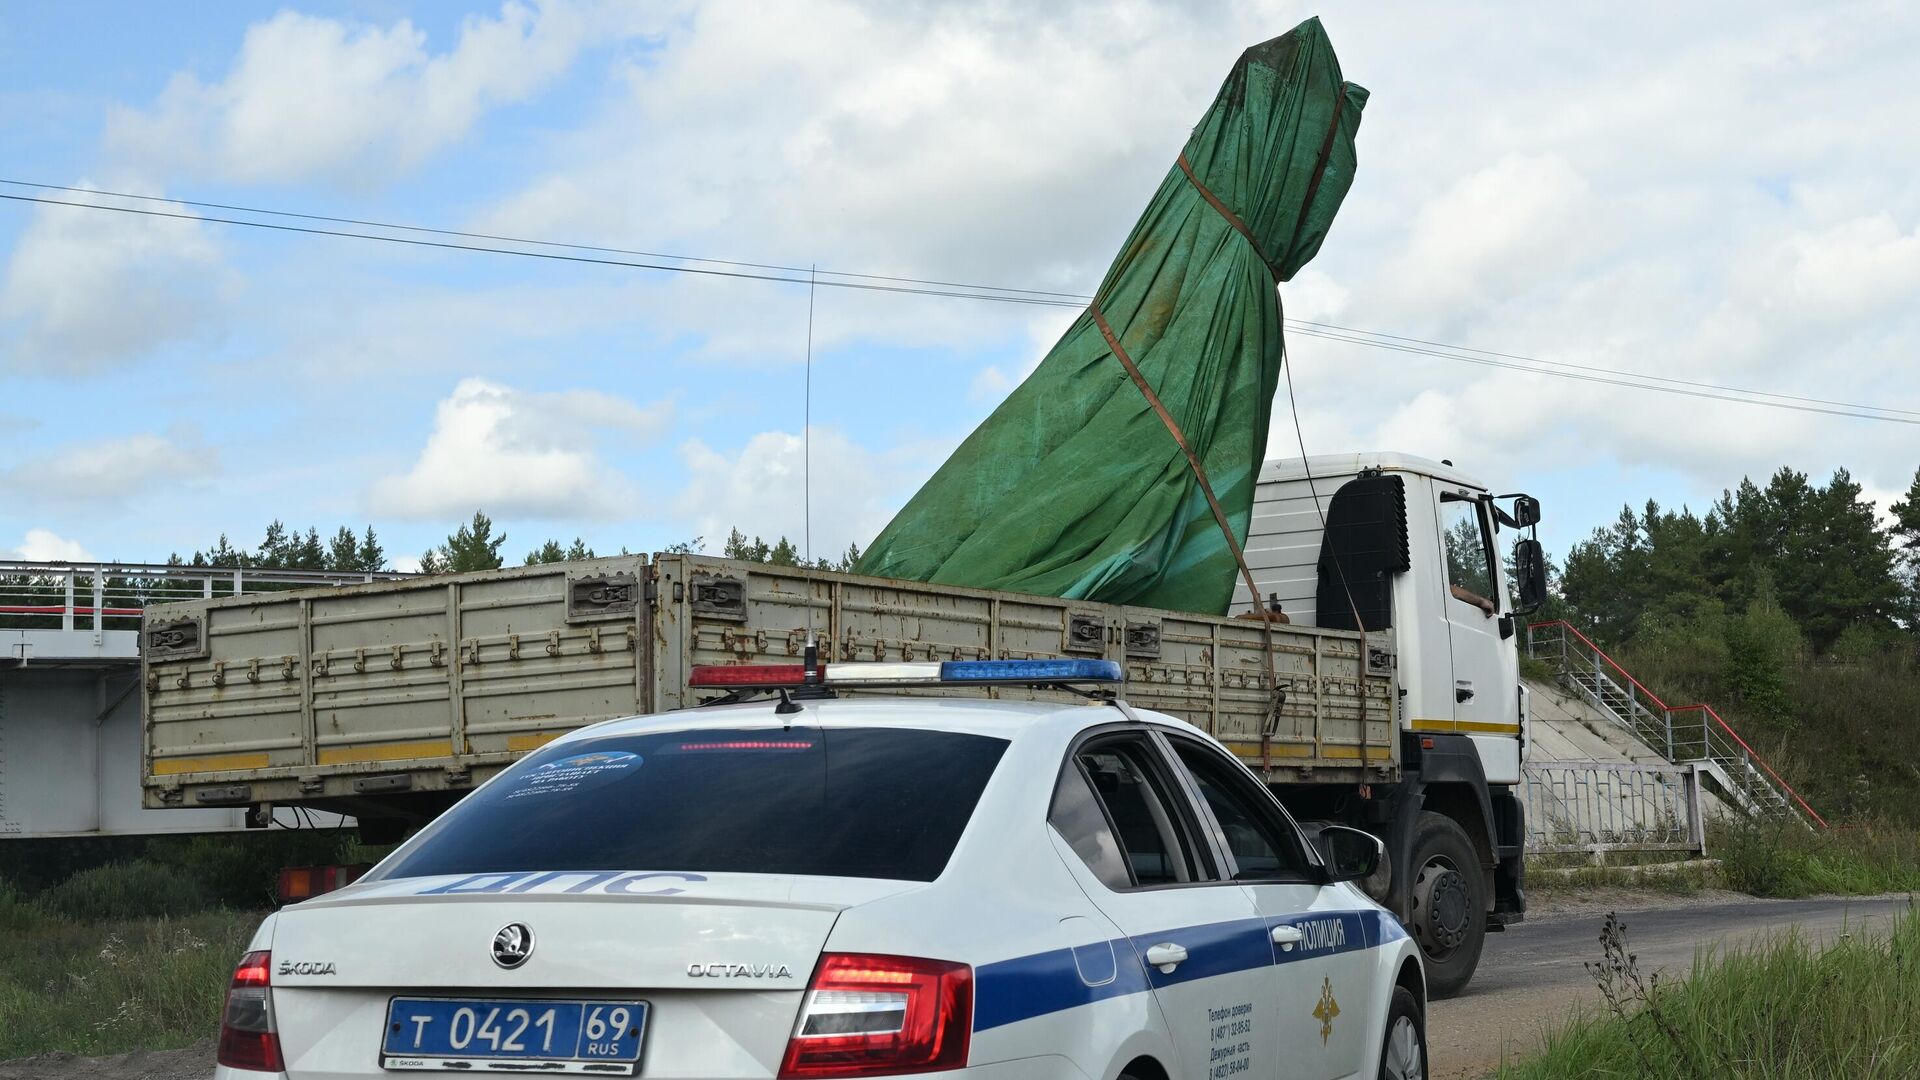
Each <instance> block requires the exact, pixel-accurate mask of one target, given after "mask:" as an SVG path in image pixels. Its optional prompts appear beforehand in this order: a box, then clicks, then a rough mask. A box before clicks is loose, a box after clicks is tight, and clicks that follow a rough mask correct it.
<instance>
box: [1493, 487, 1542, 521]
mask: <svg viewBox="0 0 1920 1080" xmlns="http://www.w3.org/2000/svg"><path fill="white" fill-rule="evenodd" d="M1498 498H1502V499H1512V500H1513V511H1512V512H1511V513H1509V512H1507V511H1506V510H1503V509H1501V508H1500V504H1499V503H1497V502H1496V503H1494V504H1493V516H1494V518H1495V519H1497V520H1498V521H1499V522H1500V524H1502V525H1505V526H1506V527H1507V528H1509V529H1531V528H1533V527H1534V526H1535V525H1538V524H1540V500H1539V499H1536V498H1534V497H1533V496H1531V495H1501V496H1498Z"/></svg>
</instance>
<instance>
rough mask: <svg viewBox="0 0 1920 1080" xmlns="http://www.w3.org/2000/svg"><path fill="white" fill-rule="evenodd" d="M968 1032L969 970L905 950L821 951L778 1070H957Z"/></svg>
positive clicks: (803, 1073)
mask: <svg viewBox="0 0 1920 1080" xmlns="http://www.w3.org/2000/svg"><path fill="white" fill-rule="evenodd" d="M972 1032H973V969H972V968H971V967H968V966H967V965H965V964H952V963H947V962H946V961H943V960H919V959H915V958H913V957H908V956H869V955H865V954H860V953H827V954H826V955H824V956H822V957H821V958H820V965H819V966H818V967H816V968H815V969H814V972H813V982H812V983H811V984H809V985H808V987H807V998H806V1003H805V1004H804V1005H803V1006H802V1007H801V1009H800V1022H799V1023H798V1024H796V1025H795V1026H794V1029H793V1038H792V1039H791V1040H789V1041H788V1043H787V1056H786V1058H785V1060H783V1061H782V1062H781V1063H780V1075H781V1076H782V1077H783V1078H784V1077H836V1076H892V1075H895V1074H898V1073H918V1072H935V1071H937V1070H940V1069H958V1068H960V1067H961V1066H963V1065H965V1064H966V1063H967V1040H968V1038H969V1037H970V1036H971V1034H972Z"/></svg>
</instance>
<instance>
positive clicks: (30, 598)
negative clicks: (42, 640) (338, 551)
mask: <svg viewBox="0 0 1920 1080" xmlns="http://www.w3.org/2000/svg"><path fill="white" fill-rule="evenodd" d="M412 576H414V575H412V574H403V573H399V572H397V571H392V570H287V569H276V568H270V567H242V566H181V565H175V564H171V563H118V562H108V563H100V562H95V563H73V562H32V561H25V560H0V627H7V628H11V629H27V630H68V631H73V630H86V631H100V630H137V629H139V627H140V616H141V614H142V613H143V612H145V610H146V608H147V605H149V604H162V603H170V602H172V601H175V600H192V599H196V598H202V599H211V598H213V597H217V596H238V595H240V594H242V593H253V592H267V591H272V590H276V589H286V588H307V587H312V586H316V585H355V584H359V583H361V582H367V581H391V580H395V579H399V578H406V577H412Z"/></svg>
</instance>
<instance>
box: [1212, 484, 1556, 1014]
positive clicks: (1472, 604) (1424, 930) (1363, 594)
mask: <svg viewBox="0 0 1920 1080" xmlns="http://www.w3.org/2000/svg"><path fill="white" fill-rule="evenodd" d="M1503 504H1504V505H1503ZM1539 518H1540V507H1539V503H1538V502H1537V501H1536V500H1534V499H1533V498H1531V497H1530V496H1526V495H1499V494H1496V493H1495V492H1494V491H1493V490H1492V489H1491V488H1489V487H1488V486H1487V485H1486V484H1485V483H1483V482H1482V481H1480V480H1478V479H1476V478H1475V477H1473V476H1472V475H1470V474H1468V473H1466V472H1464V471H1462V470H1461V469H1458V468H1456V467H1454V465H1453V464H1452V463H1450V462H1446V461H1432V460H1429V459H1426V458H1420V457H1415V456H1413V455H1410V454H1399V453H1388V452H1371V453H1358V454H1335V455H1325V456H1318V457H1310V458H1305V459H1300V458H1294V459H1290V460H1277V461H1269V462H1267V463H1266V466H1265V467H1264V468H1263V469H1262V470H1261V473H1260V481H1259V486H1258V488H1257V489H1256V493H1255V496H1254V506H1253V519H1252V522H1251V524H1250V526H1249V528H1248V535H1247V543H1246V557H1247V563H1248V567H1249V569H1251V570H1252V572H1253V579H1254V583H1255V584H1256V585H1257V586H1258V587H1259V589H1260V596H1259V598H1258V601H1257V602H1258V603H1259V604H1260V605H1262V606H1264V607H1265V608H1266V609H1267V610H1268V611H1270V612H1271V611H1273V610H1275V609H1278V610H1279V611H1281V612H1284V613H1285V615H1286V616H1287V618H1288V620H1289V621H1290V622H1292V623H1295V624H1302V625H1308V626H1317V627H1323V628H1330V629H1342V630H1363V631H1366V632H1367V633H1369V634H1372V633H1379V634H1382V635H1387V636H1390V637H1391V639H1392V642H1393V646H1394V651H1395V652H1396V654H1397V655H1398V657H1399V663H1400V686H1399V697H1400V700H1399V708H1398V710H1397V716H1396V721H1397V723H1396V727H1397V729H1398V731H1399V733H1400V738H1401V743H1402V750H1403V760H1404V762H1405V765H1406V771H1405V774H1404V775H1403V779H1402V780H1401V782H1400V783H1399V784H1398V785H1394V789H1393V790H1383V786H1382V785H1375V786H1374V788H1373V790H1371V791H1370V792H1368V795H1369V796H1371V797H1370V798H1369V799H1368V802H1369V803H1372V804H1375V805H1374V807H1373V809H1372V811H1371V813H1372V816H1373V817H1374V819H1375V820H1373V821H1372V822H1370V823H1368V824H1369V825H1370V826H1371V827H1375V828H1378V829H1380V830H1381V831H1383V832H1384V833H1386V834H1387V838H1388V848H1389V851H1390V852H1391V853H1392V854H1393V856H1394V863H1395V870H1396V872H1397V874H1398V877H1397V879H1396V880H1395V881H1393V882H1391V883H1390V884H1389V885H1388V886H1387V888H1386V889H1383V890H1382V895H1383V898H1384V899H1386V900H1387V903H1388V906H1389V907H1394V908H1395V909H1396V910H1398V911H1399V912H1400V913H1401V915H1402V917H1403V918H1405V919H1407V921H1408V923H1409V925H1410V926H1412V927H1413V928H1414V929H1415V931H1416V936H1417V937H1420V939H1421V943H1422V946H1423V948H1424V949H1425V950H1426V953H1427V960H1428V963H1429V966H1430V967H1432V968H1433V969H1434V970H1435V973H1436V977H1435V983H1436V986H1437V987H1438V988H1439V990H1440V992H1442V993H1446V992H1451V991H1452V990H1453V989H1456V988H1457V985H1464V982H1465V979H1466V978H1467V977H1468V976H1470V975H1471V972H1472V967H1473V963H1474V962H1476V961H1477V957H1478V953H1479V945H1480V934H1481V933H1483V932H1484V930H1486V929H1500V928H1502V927H1503V926H1504V924H1505V923H1506V922H1510V921H1513V920H1515V919H1518V918H1519V917H1520V915H1521V914H1522V913H1523V911H1524V908H1525V899H1524V894H1523V893H1522V891H1521V877H1520V858H1521V853H1520V845H1521V843H1522V835H1523V831H1522V830H1521V823H1522V818H1521V816H1520V810H1519V803H1518V800H1517V799H1515V797H1514V794H1513V791H1512V788H1513V786H1514V785H1517V784H1518V783H1519V782H1520V767H1521V761H1522V758H1523V757H1524V755H1525V746H1526V735H1527V731H1526V723H1527V719H1526V710H1525V695H1524V694H1523V692H1522V688H1521V686H1520V672H1519V654H1518V650H1517V648H1516V645H1515V635H1516V632H1517V630H1518V629H1519V625H1518V619H1519V618H1520V617H1522V616H1523V615H1525V614H1526V613H1528V612H1530V611H1532V610H1533V609H1534V608H1536V607H1538V606H1539V602H1540V600H1541V599H1542V598H1543V596H1544V591H1545V580H1544V574H1543V568H1544V561H1543V559H1542V557H1541V553H1540V547H1539V542H1538V541H1537V540H1536V539H1534V538H1533V537H1532V535H1531V530H1532V527H1533V526H1534V525H1535V524H1536V523H1537V522H1538V521H1539ZM1503 530H1507V531H1513V532H1519V531H1521V530H1526V532H1527V535H1526V536H1524V537H1522V538H1520V539H1519V540H1518V541H1517V543H1515V544H1514V545H1513V555H1514V566H1515V571H1516V572H1515V577H1516V578H1518V579H1519V580H1518V581H1515V582H1509V581H1508V575H1507V570H1506V560H1505V558H1504V557H1503V556H1504V552H1503V551H1502V549H1501V546H1500V544H1499V543H1498V542H1497V541H1498V538H1499V537H1500V533H1501V532H1502V531H1503ZM1254 603H1256V600H1255V598H1253V597H1250V596H1248V595H1247V591H1246V588H1245V586H1244V585H1243V586H1241V588H1240V589H1239V590H1237V591H1236V593H1235V596H1234V603H1233V610H1234V611H1244V610H1248V609H1249V607H1250V606H1251V605H1252V604H1254ZM1277 790H1278V791H1279V794H1280V796H1281V798H1282V800H1283V801H1285V802H1287V803H1288V805H1289V807H1290V808H1292V809H1293V810H1294V812H1295V813H1296V814H1297V815H1299V816H1302V817H1307V818H1312V817H1325V818H1328V819H1331V820H1352V812H1351V811H1350V810H1343V809H1341V808H1339V806H1338V805H1336V804H1338V802H1339V799H1340V795H1341V794H1342V793H1338V792H1333V791H1330V790H1329V791H1319V792H1316V791H1315V790H1314V788H1313V786H1312V785H1289V786H1287V787H1284V788H1279V789H1277ZM1422 815H1437V816H1438V817H1440V818H1444V819H1446V821H1448V822H1451V823H1452V824H1453V825H1454V826H1457V827H1458V830H1459V832H1460V833H1461V834H1464V835H1443V834H1447V833H1448V832H1449V830H1448V829H1446V828H1443V827H1442V824H1441V823H1440V822H1437V821H1434V820H1431V819H1423V817H1422ZM1423 820H1424V824H1423ZM1423 830H1424V832H1425V834H1426V835H1425V839H1424V840H1423V838H1422V833H1423ZM1462 840H1464V841H1465V842H1467V843H1470V844H1471V845H1472V847H1473V848H1474V851H1473V853H1472V856H1473V858H1472V861H1473V862H1477V863H1478V864H1479V866H1478V869H1479V871H1480V872H1479V873H1477V874H1476V873H1473V872H1472V871H1473V869H1474V868H1473V867H1471V866H1464V865H1459V864H1460V863H1461V862H1462V861H1463V860H1462V859H1460V858H1459V857H1458V851H1457V849H1458V847H1459V842H1460V841H1462ZM1436 848H1452V849H1454V852H1455V853H1454V854H1453V855H1444V854H1442V855H1438V856H1436V851H1435V849H1436ZM1463 908H1464V909H1465V910H1461V909H1463ZM1435 920H1438V922H1437V923H1436V921H1435ZM1482 920H1484V922H1483V921H1482Z"/></svg>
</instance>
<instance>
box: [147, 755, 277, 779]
mask: <svg viewBox="0 0 1920 1080" xmlns="http://www.w3.org/2000/svg"><path fill="white" fill-rule="evenodd" d="M270 764H272V761H271V759H270V758H268V757H267V752H266V751H265V750H255V751H251V752H249V753H245V754H209V755H206V756H204V757H165V758H154V759H153V775H155V776H178V775H180V774H181V773H203V772H232V771H234V770H236V769H264V768H266V767H267V766H268V765H270Z"/></svg>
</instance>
